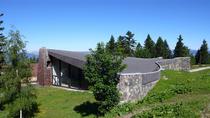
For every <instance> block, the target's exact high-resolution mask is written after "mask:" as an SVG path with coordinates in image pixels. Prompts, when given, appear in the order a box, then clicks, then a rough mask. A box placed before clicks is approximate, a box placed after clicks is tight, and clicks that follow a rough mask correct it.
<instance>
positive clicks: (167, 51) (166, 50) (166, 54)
mask: <svg viewBox="0 0 210 118" xmlns="http://www.w3.org/2000/svg"><path fill="white" fill-rule="evenodd" d="M171 57H172V54H171V50H170V48H169V45H168V43H167V41H166V40H164V53H163V58H165V59H170V58H171Z"/></svg>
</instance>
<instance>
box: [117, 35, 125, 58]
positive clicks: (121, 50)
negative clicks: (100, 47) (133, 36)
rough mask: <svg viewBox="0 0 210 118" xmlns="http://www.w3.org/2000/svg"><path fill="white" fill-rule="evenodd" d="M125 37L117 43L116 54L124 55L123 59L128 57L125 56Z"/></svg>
mask: <svg viewBox="0 0 210 118" xmlns="http://www.w3.org/2000/svg"><path fill="white" fill-rule="evenodd" d="M124 45H125V44H124V37H123V36H119V37H118V39H117V42H116V54H117V55H122V56H123V57H126V55H125V48H124Z"/></svg>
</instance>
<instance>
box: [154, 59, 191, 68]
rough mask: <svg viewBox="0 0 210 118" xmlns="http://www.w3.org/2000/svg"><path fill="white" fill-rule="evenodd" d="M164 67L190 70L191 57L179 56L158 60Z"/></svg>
mask: <svg viewBox="0 0 210 118" xmlns="http://www.w3.org/2000/svg"><path fill="white" fill-rule="evenodd" d="M157 63H158V64H160V66H161V67H162V69H166V70H184V71H187V70H190V68H191V67H190V57H177V58H173V59H161V60H159V61H157Z"/></svg>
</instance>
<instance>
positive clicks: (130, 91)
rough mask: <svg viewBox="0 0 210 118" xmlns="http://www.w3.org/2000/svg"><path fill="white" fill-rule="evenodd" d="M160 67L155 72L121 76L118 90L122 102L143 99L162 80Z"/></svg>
mask: <svg viewBox="0 0 210 118" xmlns="http://www.w3.org/2000/svg"><path fill="white" fill-rule="evenodd" d="M157 65H158V64H157ZM158 67H159V68H158V70H157V71H154V72H147V73H124V74H120V82H119V83H118V85H117V88H118V90H119V92H120V94H121V102H128V101H137V100H141V99H143V98H144V97H145V96H146V95H147V93H148V92H149V91H150V90H151V89H152V88H153V87H154V86H155V84H156V83H157V82H158V80H159V79H160V70H161V67H160V66H159V65H158Z"/></svg>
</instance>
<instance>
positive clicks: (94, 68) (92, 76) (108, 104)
mask: <svg viewBox="0 0 210 118" xmlns="http://www.w3.org/2000/svg"><path fill="white" fill-rule="evenodd" d="M90 52H91V54H90V55H88V56H87V57H86V59H87V63H86V65H85V67H84V75H85V79H87V80H88V82H89V87H90V90H92V91H93V94H94V96H95V99H96V100H97V101H98V103H99V107H98V110H99V111H100V113H106V112H107V111H109V110H110V109H112V108H113V107H114V106H115V105H117V104H118V103H119V100H120V94H119V91H118V89H117V84H118V82H119V77H118V73H119V72H121V71H122V70H123V69H124V68H125V65H124V64H122V61H123V57H122V56H120V55H113V54H112V53H110V52H109V51H107V50H106V48H105V46H104V44H103V43H98V44H97V48H96V50H90Z"/></svg>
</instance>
